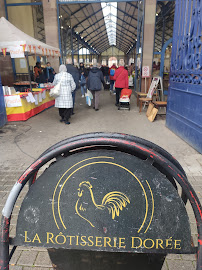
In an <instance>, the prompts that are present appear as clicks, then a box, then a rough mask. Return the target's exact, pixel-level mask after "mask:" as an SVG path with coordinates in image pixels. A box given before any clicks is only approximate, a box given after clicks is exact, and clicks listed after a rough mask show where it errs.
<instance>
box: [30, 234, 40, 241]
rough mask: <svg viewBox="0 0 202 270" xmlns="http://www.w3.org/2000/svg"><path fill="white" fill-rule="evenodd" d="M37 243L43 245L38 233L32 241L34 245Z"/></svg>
mask: <svg viewBox="0 0 202 270" xmlns="http://www.w3.org/2000/svg"><path fill="white" fill-rule="evenodd" d="M35 241H38V242H39V243H41V240H40V238H39V236H38V233H36V235H35V236H34V239H33V240H32V243H34V242H35Z"/></svg>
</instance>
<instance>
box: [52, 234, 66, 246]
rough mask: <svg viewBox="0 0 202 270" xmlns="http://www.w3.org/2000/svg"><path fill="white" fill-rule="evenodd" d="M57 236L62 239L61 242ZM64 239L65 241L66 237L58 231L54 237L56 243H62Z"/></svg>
mask: <svg viewBox="0 0 202 270" xmlns="http://www.w3.org/2000/svg"><path fill="white" fill-rule="evenodd" d="M58 238H59V239H61V240H62V242H61V243H59V239H58ZM62 238H63V239H62ZM66 241H67V239H66V237H65V236H64V235H63V234H62V232H60V233H59V234H58V235H57V236H56V237H55V242H56V243H57V244H58V245H63V244H65V243H66Z"/></svg>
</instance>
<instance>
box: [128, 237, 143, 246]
mask: <svg viewBox="0 0 202 270" xmlns="http://www.w3.org/2000/svg"><path fill="white" fill-rule="evenodd" d="M135 239H139V241H140V244H139V246H134V242H135V241H134V240H135ZM141 246H142V239H141V238H140V237H132V246H131V248H140V247H141Z"/></svg>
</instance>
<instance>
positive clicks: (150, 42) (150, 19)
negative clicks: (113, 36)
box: [141, 0, 157, 92]
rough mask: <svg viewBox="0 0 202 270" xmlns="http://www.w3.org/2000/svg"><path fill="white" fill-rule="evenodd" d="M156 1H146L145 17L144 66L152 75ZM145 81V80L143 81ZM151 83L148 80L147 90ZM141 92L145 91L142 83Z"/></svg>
mask: <svg viewBox="0 0 202 270" xmlns="http://www.w3.org/2000/svg"><path fill="white" fill-rule="evenodd" d="M156 5H157V1H156V0H145V15H144V44H143V59H142V66H149V69H150V75H151V72H152V60H153V53H154V39H155V23H156ZM143 80H144V79H143ZM150 83H151V78H150V80H147V89H148V88H149V86H150ZM141 91H142V92H144V91H145V84H144V82H143V81H142V87H141Z"/></svg>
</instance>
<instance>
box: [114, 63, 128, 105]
mask: <svg viewBox="0 0 202 270" xmlns="http://www.w3.org/2000/svg"><path fill="white" fill-rule="evenodd" d="M114 80H115V89H116V104H115V105H116V106H118V105H119V98H120V94H121V90H122V89H123V88H128V71H127V70H126V69H125V68H124V62H123V61H120V62H119V68H118V69H117V70H116V72H115V74H114Z"/></svg>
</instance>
